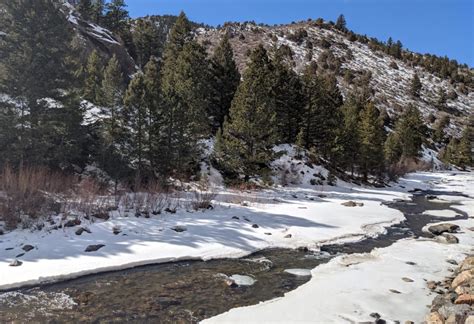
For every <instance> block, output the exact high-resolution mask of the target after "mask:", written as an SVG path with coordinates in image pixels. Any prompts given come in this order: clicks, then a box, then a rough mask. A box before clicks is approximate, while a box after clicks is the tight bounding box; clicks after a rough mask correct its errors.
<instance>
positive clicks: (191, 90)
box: [160, 13, 211, 177]
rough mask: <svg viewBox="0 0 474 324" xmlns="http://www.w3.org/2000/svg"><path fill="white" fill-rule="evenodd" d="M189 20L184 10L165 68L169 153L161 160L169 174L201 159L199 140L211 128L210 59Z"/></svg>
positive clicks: (172, 34) (185, 171)
mask: <svg viewBox="0 0 474 324" xmlns="http://www.w3.org/2000/svg"><path fill="white" fill-rule="evenodd" d="M190 32H191V29H190V23H189V21H188V20H187V18H186V16H185V15H184V14H183V13H182V14H181V15H180V17H178V20H177V22H176V24H175V26H174V27H173V29H172V30H171V32H170V36H169V40H168V43H167V45H166V48H165V53H164V62H163V68H162V86H161V90H162V98H163V109H164V113H163V115H164V119H165V122H164V124H165V129H164V130H163V137H162V139H163V141H165V145H166V152H165V153H166V154H165V155H163V156H162V159H161V161H160V164H161V165H162V166H163V167H162V170H163V171H164V172H165V173H166V174H170V173H175V175H177V176H179V177H182V176H185V175H186V174H188V173H189V171H191V169H192V168H193V167H194V166H195V162H196V161H197V160H198V157H199V153H200V146H199V145H198V142H199V140H200V139H202V138H203V137H204V136H205V135H207V134H208V133H207V131H208V124H209V120H208V118H207V117H208V116H207V112H208V109H209V102H210V98H209V97H208V96H209V93H210V92H211V91H210V86H211V82H210V73H209V62H208V60H207V53H206V51H205V49H204V48H203V47H202V46H201V45H199V44H198V43H197V42H196V41H194V40H192V39H191V37H190V35H191V34H190Z"/></svg>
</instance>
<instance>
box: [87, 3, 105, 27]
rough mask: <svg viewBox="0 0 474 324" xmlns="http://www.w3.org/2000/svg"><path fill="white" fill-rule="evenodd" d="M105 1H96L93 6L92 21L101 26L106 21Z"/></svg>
mask: <svg viewBox="0 0 474 324" xmlns="http://www.w3.org/2000/svg"><path fill="white" fill-rule="evenodd" d="M104 11H105V0H94V3H93V4H92V10H91V12H92V13H91V17H90V19H91V20H92V21H93V22H94V23H96V24H101V23H102V22H103V20H104Z"/></svg>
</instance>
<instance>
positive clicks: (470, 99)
mask: <svg viewBox="0 0 474 324" xmlns="http://www.w3.org/2000/svg"><path fill="white" fill-rule="evenodd" d="M302 29H303V30H305V31H306V32H307V36H305V37H303V38H302V39H301V40H300V41H295V40H294V39H293V37H291V35H294V34H296V33H297V32H298V31H299V30H302ZM226 32H229V33H230V36H231V43H232V46H233V48H234V53H235V58H236V61H237V63H238V66H239V68H240V69H241V70H243V69H245V66H246V62H247V52H248V50H249V49H253V48H255V47H256V46H257V45H258V44H260V43H262V44H263V45H264V46H265V47H266V48H267V49H271V48H274V47H275V46H276V47H280V46H282V45H287V46H288V47H289V48H290V49H291V51H292V57H293V60H294V62H295V66H294V68H295V70H296V71H298V72H301V71H302V70H303V69H304V67H305V66H307V65H308V64H310V62H311V61H314V62H318V59H319V58H320V56H321V55H322V54H323V53H327V51H328V50H329V51H330V52H331V53H332V54H333V55H334V57H335V58H337V59H338V60H339V62H340V69H339V70H340V71H341V72H340V73H339V76H338V81H339V87H340V89H341V91H342V92H343V94H344V95H347V93H348V92H349V91H350V90H351V88H352V87H353V85H351V84H349V83H348V82H347V80H345V79H344V77H343V75H344V71H346V70H349V71H351V73H352V74H353V75H364V74H365V75H366V74H367V71H369V72H370V75H371V78H370V87H371V88H372V89H373V90H374V92H375V94H374V101H375V103H376V105H377V107H378V108H380V109H382V108H384V109H386V110H387V112H388V113H389V114H390V115H391V116H396V115H397V114H399V113H400V112H401V111H402V110H403V108H404V107H406V106H407V105H408V104H409V103H414V104H415V105H416V106H417V107H419V108H420V110H421V111H422V113H423V115H424V116H425V117H428V116H429V115H430V114H432V115H434V116H436V117H438V116H439V115H440V111H439V110H438V109H437V108H436V107H435V106H436V104H435V103H436V101H437V100H438V96H439V91H440V90H443V91H444V92H445V93H451V94H454V93H455V95H453V96H452V98H453V99H448V100H447V107H448V110H449V111H447V113H449V114H451V115H452V117H453V118H452V119H453V121H454V122H455V123H456V122H458V123H459V122H461V123H462V122H463V120H464V119H465V118H466V116H468V115H469V114H472V113H473V109H474V91H473V90H472V89H468V91H465V90H464V91H461V87H462V86H461V85H460V84H456V83H452V82H451V81H450V80H447V79H444V80H443V79H441V78H439V77H437V76H435V75H433V74H432V73H430V72H428V71H426V70H425V69H424V68H422V67H420V66H412V64H408V63H405V62H404V61H403V60H401V59H396V58H394V57H393V56H390V55H388V54H385V53H383V52H380V51H377V52H376V51H373V50H371V49H370V48H369V45H367V44H365V43H361V42H359V41H351V40H349V39H348V38H347V36H346V35H345V34H343V33H342V32H340V31H338V30H336V29H334V28H322V27H319V26H318V25H316V24H314V23H311V22H301V23H294V24H290V25H280V26H273V27H263V26H257V25H254V24H252V23H245V24H229V25H226V27H225V28H221V29H210V28H206V29H204V28H200V29H198V31H197V34H198V38H199V39H200V40H201V42H202V43H203V44H205V45H207V46H208V48H209V50H210V51H212V49H213V47H214V46H215V45H216V44H217V42H218V41H219V39H220V37H222V35H223V34H224V33H226ZM321 44H326V45H324V46H323V45H321ZM310 57H311V59H309V58H310ZM465 72H466V71H465ZM415 73H417V74H418V76H419V77H420V79H421V82H422V84H423V87H422V91H421V96H420V98H418V99H414V98H412V97H411V96H410V94H409V89H410V84H411V80H412V78H413V75H414V74H415ZM466 73H467V72H466ZM470 73H472V72H470ZM454 97H456V98H455V99H454ZM451 132H452V133H454V134H457V132H458V130H456V128H455V127H452V128H451Z"/></svg>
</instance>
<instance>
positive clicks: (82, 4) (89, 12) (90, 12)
mask: <svg viewBox="0 0 474 324" xmlns="http://www.w3.org/2000/svg"><path fill="white" fill-rule="evenodd" d="M77 11H78V12H79V13H80V14H81V17H82V18H83V19H85V20H91V18H92V17H93V16H94V4H93V2H92V0H80V1H79V4H78V5H77Z"/></svg>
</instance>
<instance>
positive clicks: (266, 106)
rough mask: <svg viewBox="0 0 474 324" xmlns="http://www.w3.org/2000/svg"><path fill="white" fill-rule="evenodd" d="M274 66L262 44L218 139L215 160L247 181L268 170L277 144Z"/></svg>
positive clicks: (249, 67) (256, 52)
mask: <svg viewBox="0 0 474 324" xmlns="http://www.w3.org/2000/svg"><path fill="white" fill-rule="evenodd" d="M273 70H274V68H273V65H272V63H271V61H270V59H269V58H268V55H267V51H266V50H265V48H264V47H263V46H262V45H260V46H259V47H257V48H256V49H255V50H254V51H252V53H251V54H250V63H249V65H248V67H247V69H246V71H245V73H244V78H243V81H242V82H241V83H240V85H239V88H238V89H237V93H236V95H235V97H234V100H233V101H232V107H231V109H230V117H229V119H228V120H227V121H226V122H224V127H223V130H222V133H219V134H218V136H217V140H216V148H215V159H216V160H217V162H218V164H219V165H220V166H221V168H223V169H224V171H226V172H228V173H231V174H234V175H244V176H245V178H244V180H245V181H248V180H250V178H251V177H254V176H259V175H262V174H264V173H265V172H266V171H267V166H268V163H269V162H270V161H271V159H272V157H273V153H272V147H273V145H274V144H275V143H276V129H275V127H274V125H275V117H276V114H275V106H276V104H275V97H274V95H273V94H272V89H273V78H272V75H273V72H274V71H273Z"/></svg>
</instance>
